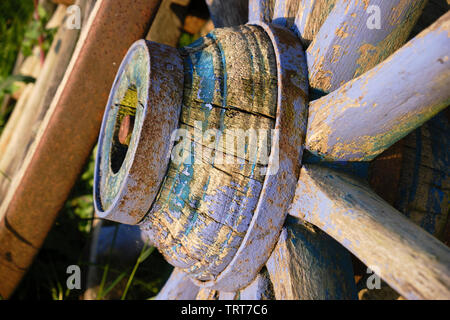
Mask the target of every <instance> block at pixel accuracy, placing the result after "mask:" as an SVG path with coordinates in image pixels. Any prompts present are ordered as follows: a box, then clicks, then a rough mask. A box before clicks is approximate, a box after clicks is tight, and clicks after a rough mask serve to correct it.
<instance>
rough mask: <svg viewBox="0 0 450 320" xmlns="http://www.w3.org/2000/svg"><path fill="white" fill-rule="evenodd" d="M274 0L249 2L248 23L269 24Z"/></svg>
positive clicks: (253, 0) (251, 0)
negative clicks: (259, 22)
mask: <svg viewBox="0 0 450 320" xmlns="http://www.w3.org/2000/svg"><path fill="white" fill-rule="evenodd" d="M275 2H276V0H249V3H248V21H263V22H266V23H267V22H271V21H272V16H273V12H274V9H275V8H274V6H275Z"/></svg>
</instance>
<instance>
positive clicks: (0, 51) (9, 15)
mask: <svg viewBox="0 0 450 320" xmlns="http://www.w3.org/2000/svg"><path fill="white" fill-rule="evenodd" d="M33 10H34V5H33V0H21V1H5V0H2V1H0V13H1V14H0V80H2V79H4V78H6V77H7V76H8V75H9V74H10V73H11V71H12V68H13V67H14V63H15V61H16V57H17V53H18V52H19V50H20V46H21V44H22V41H23V38H24V36H25V31H26V28H27V25H28V23H29V21H30V19H31V17H32V13H33Z"/></svg>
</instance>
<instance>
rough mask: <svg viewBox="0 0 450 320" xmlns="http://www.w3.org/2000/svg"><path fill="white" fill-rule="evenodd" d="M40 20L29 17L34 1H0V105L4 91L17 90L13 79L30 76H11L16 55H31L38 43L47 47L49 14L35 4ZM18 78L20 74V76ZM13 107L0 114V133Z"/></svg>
mask: <svg viewBox="0 0 450 320" xmlns="http://www.w3.org/2000/svg"><path fill="white" fill-rule="evenodd" d="M37 11H38V13H39V20H36V19H32V18H33V12H34V3H33V0H20V1H12V0H10V1H7V0H2V1H0V105H1V104H2V102H3V98H4V96H5V95H6V94H11V93H14V91H15V90H16V89H17V88H16V86H14V81H22V82H25V83H29V82H32V81H34V79H33V78H30V77H24V76H10V74H11V72H12V70H13V68H14V65H15V62H16V59H17V54H18V53H19V52H20V51H21V52H22V53H23V55H24V56H25V57H26V56H29V55H31V54H32V50H33V47H34V46H36V45H38V44H39V37H41V40H42V42H41V43H40V44H39V45H40V47H41V49H42V50H43V51H44V53H45V52H47V51H48V49H49V48H50V45H51V42H52V41H53V36H54V34H55V32H56V30H55V29H52V30H46V29H45V25H46V24H47V22H48V20H49V18H50V16H49V14H48V13H47V12H46V11H45V9H44V8H43V7H42V6H38V8H37ZM20 77H22V78H21V79H20ZM11 111H12V108H9V109H8V110H4V112H3V114H1V113H0V133H1V131H2V128H3V127H4V125H5V124H6V121H7V119H8V116H9V115H10V113H11Z"/></svg>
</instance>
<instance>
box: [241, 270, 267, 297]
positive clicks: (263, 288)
mask: <svg viewBox="0 0 450 320" xmlns="http://www.w3.org/2000/svg"><path fill="white" fill-rule="evenodd" d="M239 299H240V300H271V299H273V292H272V283H271V282H270V279H269V274H268V273H267V270H263V271H261V272H260V273H259V274H258V275H257V276H256V279H255V280H253V282H252V283H250V284H249V285H248V286H247V287H245V288H244V289H242V290H241V291H240V295H239Z"/></svg>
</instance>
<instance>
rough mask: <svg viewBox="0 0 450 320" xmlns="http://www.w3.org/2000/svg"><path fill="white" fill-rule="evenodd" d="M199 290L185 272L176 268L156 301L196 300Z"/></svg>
mask: <svg viewBox="0 0 450 320" xmlns="http://www.w3.org/2000/svg"><path fill="white" fill-rule="evenodd" d="M199 289H200V288H199V287H197V286H196V285H194V283H192V281H191V278H190V277H189V276H188V275H187V274H186V273H185V272H184V271H182V270H181V269H178V268H175V269H174V270H173V272H172V274H171V275H170V278H169V279H168V280H167V282H166V284H165V285H164V287H163V288H162V289H161V291H160V292H159V293H158V295H157V296H156V298H155V300H194V299H195V298H196V297H197V294H198V293H199Z"/></svg>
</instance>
